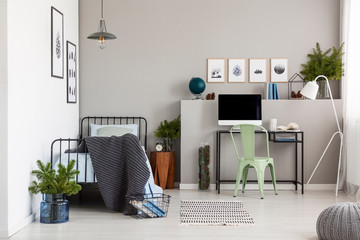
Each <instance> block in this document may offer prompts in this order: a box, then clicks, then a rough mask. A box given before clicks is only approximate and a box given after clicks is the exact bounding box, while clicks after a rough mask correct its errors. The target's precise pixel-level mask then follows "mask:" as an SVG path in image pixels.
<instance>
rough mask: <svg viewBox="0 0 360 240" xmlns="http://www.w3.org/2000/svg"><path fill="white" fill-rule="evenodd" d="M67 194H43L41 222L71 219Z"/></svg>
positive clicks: (62, 221)
mask: <svg viewBox="0 0 360 240" xmlns="http://www.w3.org/2000/svg"><path fill="white" fill-rule="evenodd" d="M65 198H66V194H63V193H59V194H46V193H44V194H43V195H42V199H43V200H42V201H41V203H40V222H41V223H64V222H68V221H69V202H68V201H67V200H66V199H65Z"/></svg>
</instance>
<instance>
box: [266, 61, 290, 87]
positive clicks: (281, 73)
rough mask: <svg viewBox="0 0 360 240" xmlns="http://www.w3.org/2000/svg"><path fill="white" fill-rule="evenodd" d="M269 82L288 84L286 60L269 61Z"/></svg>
mask: <svg viewBox="0 0 360 240" xmlns="http://www.w3.org/2000/svg"><path fill="white" fill-rule="evenodd" d="M270 66H271V67H270V68H271V82H288V59H287V58H272V59H271V60H270Z"/></svg>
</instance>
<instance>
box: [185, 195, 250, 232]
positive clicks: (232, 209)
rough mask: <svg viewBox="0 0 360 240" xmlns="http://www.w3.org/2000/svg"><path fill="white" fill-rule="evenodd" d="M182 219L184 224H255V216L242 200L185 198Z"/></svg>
mask: <svg viewBox="0 0 360 240" xmlns="http://www.w3.org/2000/svg"><path fill="white" fill-rule="evenodd" d="M180 221H181V224H184V225H205V226H206V225H208V226H239V225H254V220H253V218H252V217H251V216H250V214H249V213H248V212H247V211H246V210H245V209H244V205H243V204H242V202H240V201H203V200H183V201H181V207H180Z"/></svg>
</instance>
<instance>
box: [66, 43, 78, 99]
mask: <svg viewBox="0 0 360 240" xmlns="http://www.w3.org/2000/svg"><path fill="white" fill-rule="evenodd" d="M76 57H77V56H76V45H75V44H73V43H71V42H69V41H67V42H66V74H67V102H68V103H76V96H77V94H76V92H77V89H76V79H77V77H76V76H77V68H76Z"/></svg>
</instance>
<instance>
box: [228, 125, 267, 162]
mask: <svg viewBox="0 0 360 240" xmlns="http://www.w3.org/2000/svg"><path fill="white" fill-rule="evenodd" d="M238 128H240V132H241V145H242V152H243V155H244V158H245V160H254V157H255V128H260V129H261V130H262V131H263V132H265V135H266V151H267V157H270V156H269V137H268V132H267V130H266V129H265V128H264V127H262V126H259V125H253V124H239V125H234V126H233V127H232V128H231V129H230V135H231V139H232V141H233V144H234V148H235V153H236V155H237V157H238V158H240V155H239V152H238V150H237V146H236V142H235V139H234V136H233V131H234V129H238Z"/></svg>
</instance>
